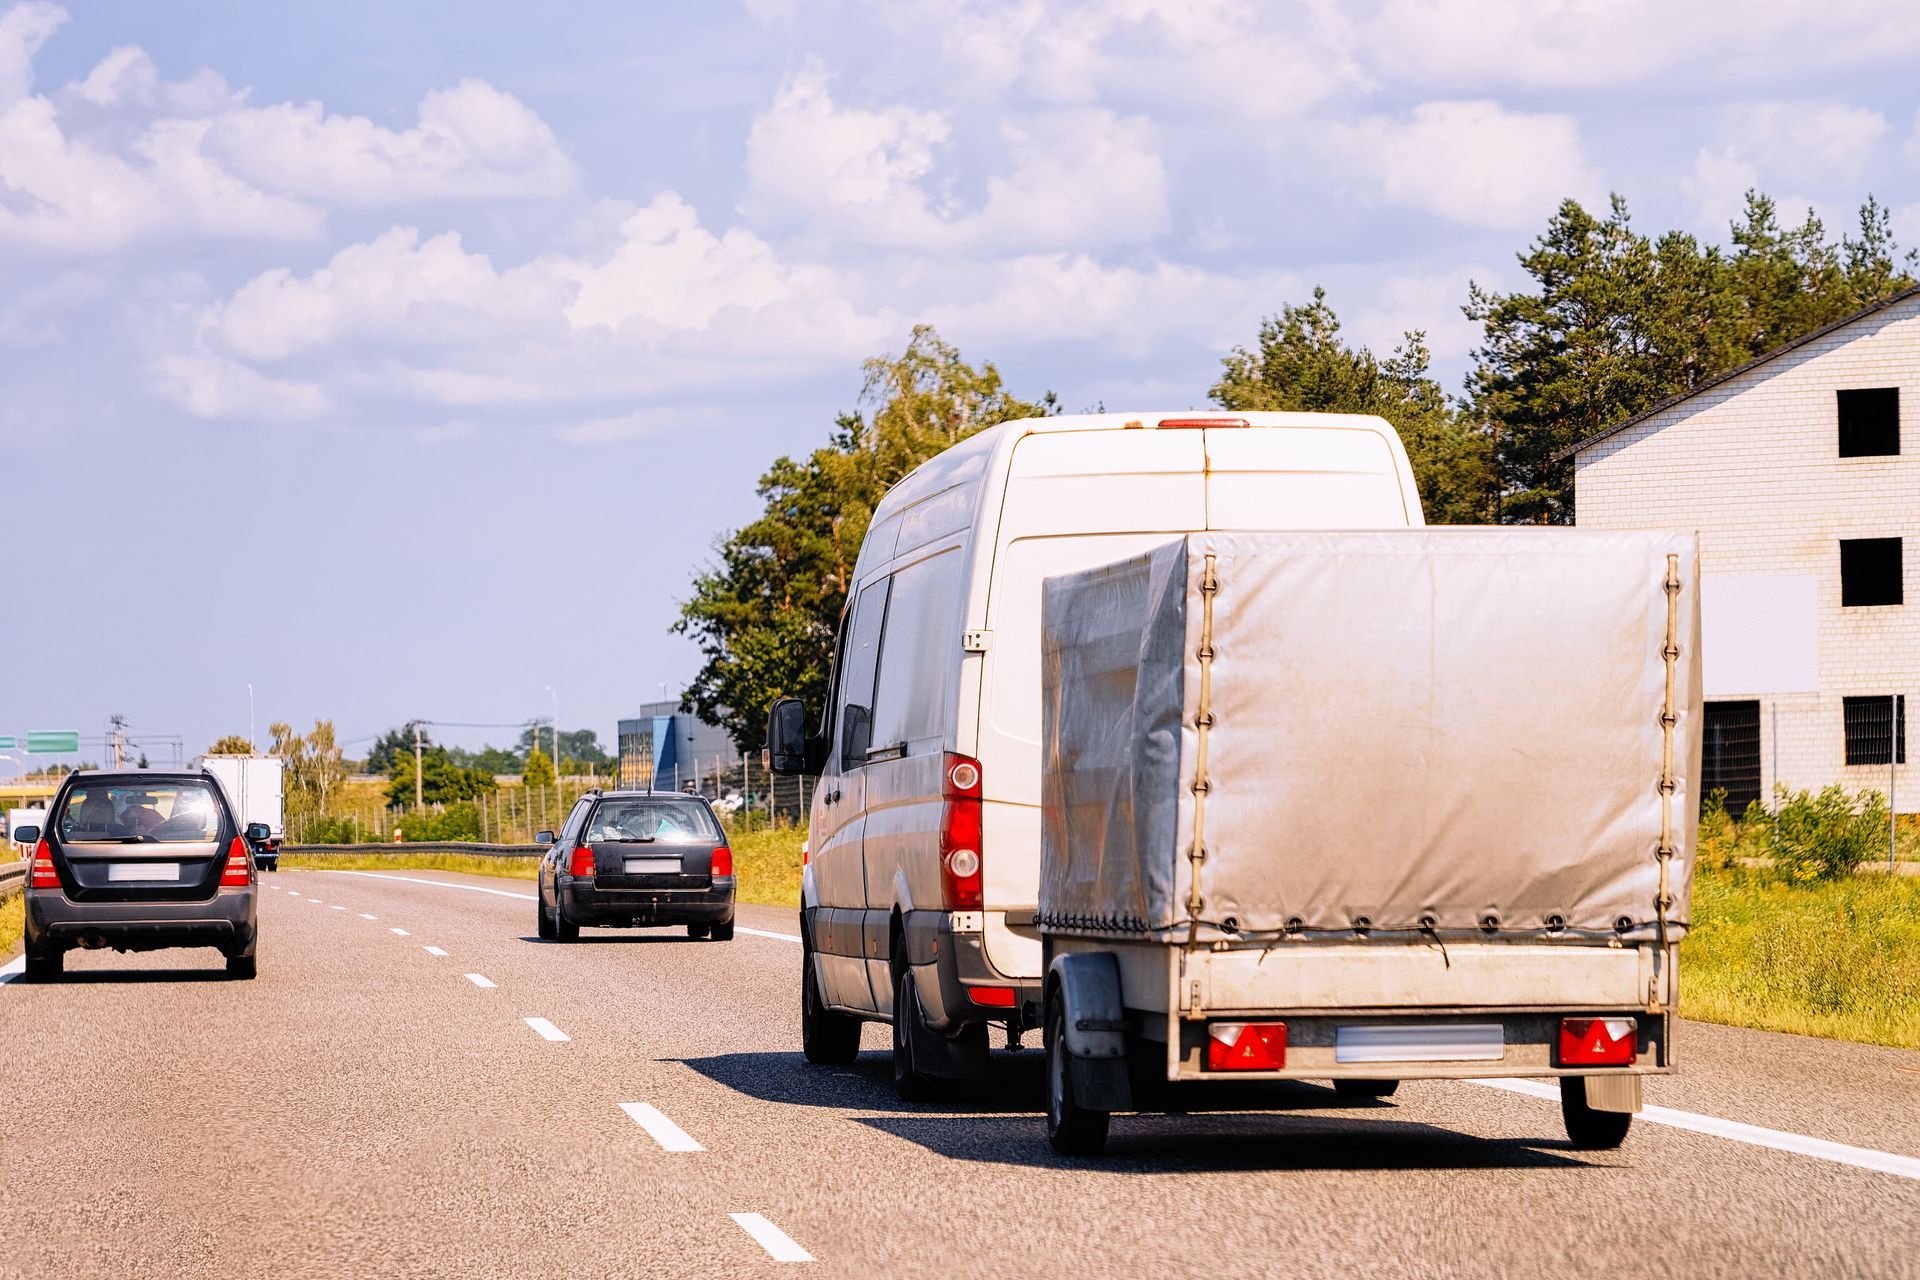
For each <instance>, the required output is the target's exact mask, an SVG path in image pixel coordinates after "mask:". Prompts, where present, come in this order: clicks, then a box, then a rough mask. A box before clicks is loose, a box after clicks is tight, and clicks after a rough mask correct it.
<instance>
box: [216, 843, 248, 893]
mask: <svg viewBox="0 0 1920 1280" xmlns="http://www.w3.org/2000/svg"><path fill="white" fill-rule="evenodd" d="M252 879H253V866H252V863H251V862H250V860H249V859H248V857H247V842H246V840H244V839H243V838H241V837H240V836H235V837H234V838H233V843H232V844H230V845H228V846H227V865H226V866H225V867H223V868H222V869H221V871H220V887H221V888H222V889H244V888H246V887H247V885H248V884H250V883H252Z"/></svg>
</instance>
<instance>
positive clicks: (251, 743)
mask: <svg viewBox="0 0 1920 1280" xmlns="http://www.w3.org/2000/svg"><path fill="white" fill-rule="evenodd" d="M247 750H248V751H249V752H251V753H252V754H254V755H259V754H260V743H259V740H258V739H257V738H255V737H254V736H253V681H251V680H249V681H247Z"/></svg>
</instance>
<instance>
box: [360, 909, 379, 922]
mask: <svg viewBox="0 0 1920 1280" xmlns="http://www.w3.org/2000/svg"><path fill="white" fill-rule="evenodd" d="M360 918H361V919H362V920H378V919H379V918H380V917H379V916H370V915H368V914H367V913H366V912H364V911H362V912H361V913H360Z"/></svg>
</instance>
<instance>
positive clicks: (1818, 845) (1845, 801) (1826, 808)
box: [1748, 786, 1887, 883]
mask: <svg viewBox="0 0 1920 1280" xmlns="http://www.w3.org/2000/svg"><path fill="white" fill-rule="evenodd" d="M1774 800H1775V802H1776V803H1775V805H1774V811H1773V814H1772V816H1771V818H1770V819H1769V820H1768V822H1767V830H1766V848H1767V854H1768V856H1770V857H1771V858H1772V859H1773V862H1774V865H1775V866H1776V867H1777V868H1779V870H1780V871H1781V872H1783V873H1784V874H1785V875H1786V876H1787V877H1788V878H1789V879H1792V880H1796V881H1800V882H1802V883H1804V882H1807V881H1811V880H1833V879H1837V878H1838V877H1840V876H1847V875H1852V874H1853V872H1854V870H1855V869H1856V868H1858V867H1859V866H1860V864H1861V863H1863V862H1865V861H1867V859H1869V858H1871V857H1873V856H1874V855H1875V854H1876V853H1878V852H1880V851H1881V850H1884V849H1885V848H1886V840H1887V801H1886V797H1885V796H1882V795H1881V794H1880V793H1879V792H1878V791H1861V792H1858V793H1856V794H1853V795H1848V794H1847V792H1846V791H1845V790H1844V789H1842V788H1841V787H1838V786H1831V787H1827V788H1826V789H1824V790H1823V791H1821V792H1820V793H1819V794H1818V795H1813V794H1811V793H1809V792H1806V791H1797V792H1789V791H1788V790H1787V789H1786V788H1785V787H1776V788H1775V789H1774ZM1748 813H1749V815H1750V816H1751V814H1752V810H1751V809H1749V810H1748Z"/></svg>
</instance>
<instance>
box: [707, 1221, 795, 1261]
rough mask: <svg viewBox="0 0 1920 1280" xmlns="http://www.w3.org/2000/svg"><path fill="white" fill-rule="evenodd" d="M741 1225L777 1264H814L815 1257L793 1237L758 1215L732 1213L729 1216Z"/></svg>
mask: <svg viewBox="0 0 1920 1280" xmlns="http://www.w3.org/2000/svg"><path fill="white" fill-rule="evenodd" d="M727 1216H728V1217H730V1218H732V1219H733V1220H734V1221H735V1222H737V1223H739V1224H740V1229H741V1230H742V1231H745V1232H746V1233H747V1234H748V1235H750V1236H752V1237H753V1238H754V1239H755V1240H756V1241H758V1242H759V1244H760V1247H761V1248H762V1249H765V1250H766V1251H767V1256H768V1257H770V1258H772V1259H773V1260H774V1261H775V1262H812V1261H813V1255H812V1254H810V1253H808V1252H807V1251H806V1250H805V1249H802V1248H801V1247H800V1246H799V1245H797V1244H795V1243H794V1240H793V1237H792V1236H790V1235H788V1234H787V1233H786V1232H784V1231H782V1230H781V1229H780V1228H778V1227H776V1226H774V1225H773V1224H772V1223H771V1222H768V1221H767V1220H766V1219H765V1218H763V1217H761V1216H760V1215H759V1214H757V1213H731V1214H728V1215H727Z"/></svg>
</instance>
